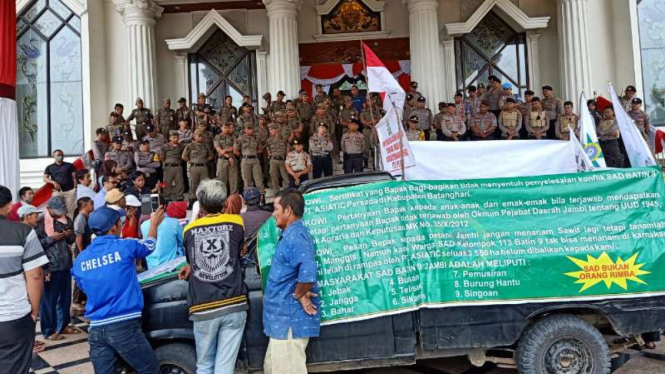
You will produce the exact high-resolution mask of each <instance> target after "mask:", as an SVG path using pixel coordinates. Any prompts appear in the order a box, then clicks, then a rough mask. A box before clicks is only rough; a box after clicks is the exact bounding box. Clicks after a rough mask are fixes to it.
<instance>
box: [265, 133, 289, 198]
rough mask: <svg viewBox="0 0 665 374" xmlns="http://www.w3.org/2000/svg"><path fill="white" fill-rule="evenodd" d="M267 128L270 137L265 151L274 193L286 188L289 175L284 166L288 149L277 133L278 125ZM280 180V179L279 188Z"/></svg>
mask: <svg viewBox="0 0 665 374" xmlns="http://www.w3.org/2000/svg"><path fill="white" fill-rule="evenodd" d="M268 128H269V129H270V137H269V138H268V140H267V141H266V151H267V153H268V158H269V160H270V187H271V188H272V189H274V190H275V191H279V190H280V189H282V190H283V189H285V188H287V186H288V181H289V174H288V173H287V172H286V167H285V166H284V162H285V161H286V154H287V152H288V149H287V148H288V147H287V143H286V140H285V139H284V138H283V137H282V135H281V134H280V133H279V125H278V124H276V123H271V124H270V125H268ZM280 178H281V179H282V183H281V188H280V183H279V180H280Z"/></svg>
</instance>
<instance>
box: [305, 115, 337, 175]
mask: <svg viewBox="0 0 665 374" xmlns="http://www.w3.org/2000/svg"><path fill="white" fill-rule="evenodd" d="M333 149H334V145H333V140H332V138H331V137H330V135H329V134H328V124H327V123H326V122H324V121H321V122H319V123H318V131H317V132H316V134H314V135H312V136H311V137H310V138H309V151H310V153H311V156H312V166H313V171H312V177H313V178H314V179H318V178H321V176H322V175H323V176H324V177H330V176H332V175H333V161H332V156H331V152H332V151H333Z"/></svg>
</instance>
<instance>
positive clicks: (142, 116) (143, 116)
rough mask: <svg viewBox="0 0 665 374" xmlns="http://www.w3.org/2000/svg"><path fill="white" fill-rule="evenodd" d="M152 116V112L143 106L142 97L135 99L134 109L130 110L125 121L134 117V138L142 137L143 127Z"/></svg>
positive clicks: (130, 120)
mask: <svg viewBox="0 0 665 374" xmlns="http://www.w3.org/2000/svg"><path fill="white" fill-rule="evenodd" d="M150 118H152V112H151V111H150V109H148V108H144V107H143V99H141V98H138V99H136V109H134V110H132V113H131V114H130V115H129V117H127V122H132V120H134V119H136V128H135V129H136V130H135V131H136V138H137V139H143V137H144V136H145V127H146V126H147V125H148V122H150Z"/></svg>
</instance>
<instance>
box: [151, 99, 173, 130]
mask: <svg viewBox="0 0 665 374" xmlns="http://www.w3.org/2000/svg"><path fill="white" fill-rule="evenodd" d="M155 126H156V127H157V128H158V129H159V132H160V133H161V134H162V135H164V138H166V137H168V136H169V132H170V131H171V130H177V129H178V123H177V122H176V118H175V110H173V109H171V99H169V98H166V99H164V100H163V101H162V107H161V108H160V109H159V110H158V111H157V117H155Z"/></svg>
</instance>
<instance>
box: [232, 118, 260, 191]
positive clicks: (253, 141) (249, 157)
mask: <svg viewBox="0 0 665 374" xmlns="http://www.w3.org/2000/svg"><path fill="white" fill-rule="evenodd" d="M262 151H263V148H262V147H261V144H260V143H259V139H258V138H257V137H256V135H254V126H250V125H248V126H247V127H245V129H244V131H243V134H242V135H240V136H239V137H238V138H237V139H236V141H235V144H234V147H233V152H234V153H235V155H236V156H238V157H240V158H241V161H240V174H241V176H242V180H243V182H244V186H245V187H257V188H258V189H259V190H260V191H261V192H263V171H262V170H261V164H260V163H259V158H258V157H259V153H261V152H262Z"/></svg>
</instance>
